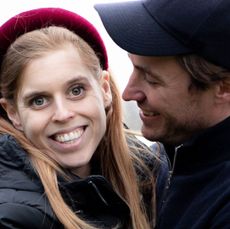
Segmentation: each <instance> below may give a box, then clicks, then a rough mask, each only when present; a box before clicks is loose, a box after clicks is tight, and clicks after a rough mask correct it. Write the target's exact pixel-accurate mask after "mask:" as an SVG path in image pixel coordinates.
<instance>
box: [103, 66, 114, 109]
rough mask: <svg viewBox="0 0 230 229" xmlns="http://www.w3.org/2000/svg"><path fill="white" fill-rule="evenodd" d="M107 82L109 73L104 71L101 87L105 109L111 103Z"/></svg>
mask: <svg viewBox="0 0 230 229" xmlns="http://www.w3.org/2000/svg"><path fill="white" fill-rule="evenodd" d="M109 80H110V78H109V72H108V71H105V70H104V71H103V72H102V77H101V87H102V91H103V97H104V105H105V108H107V107H109V106H110V105H111V103H112V93H111V88H110V83H109Z"/></svg>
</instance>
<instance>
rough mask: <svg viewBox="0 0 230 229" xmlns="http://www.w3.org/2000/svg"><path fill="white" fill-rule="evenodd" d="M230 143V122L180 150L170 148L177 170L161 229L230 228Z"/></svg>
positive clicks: (168, 191)
mask: <svg viewBox="0 0 230 229" xmlns="http://www.w3.org/2000/svg"><path fill="white" fill-rule="evenodd" d="M229 139H230V118H227V119H226V120H224V121H223V122H221V123H219V124H217V125H216V126H214V127H212V128H209V129H207V130H205V131H204V132H203V133H200V134H199V136H196V137H194V138H193V139H191V140H190V141H188V142H186V143H184V144H182V145H180V146H178V147H176V148H173V149H172V148H170V147H166V150H167V153H168V156H169V158H170V160H171V161H172V164H174V165H173V167H174V168H173V169H172V176H171V178H170V181H169V183H168V185H167V186H166V190H165V192H164V197H163V199H164V201H163V205H162V207H161V211H160V213H159V221H158V226H157V228H158V229H172V228H175V229H181V228H184V229H188V228H189V229H206V228H209V229H214V228H216V229H217V228H218V229H219V228H221V229H223V228H226V229H227V228H230V141H229ZM173 158H174V159H173ZM173 160H174V162H173Z"/></svg>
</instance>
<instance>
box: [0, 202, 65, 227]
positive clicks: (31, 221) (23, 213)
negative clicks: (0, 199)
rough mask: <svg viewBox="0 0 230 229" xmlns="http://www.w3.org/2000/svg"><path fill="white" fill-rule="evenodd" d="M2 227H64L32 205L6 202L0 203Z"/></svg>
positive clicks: (0, 222)
mask: <svg viewBox="0 0 230 229" xmlns="http://www.w3.org/2000/svg"><path fill="white" fill-rule="evenodd" d="M0 228H6V229H16V228H17V229H24V228H33V229H39V228H43V229H50V228H60V229H61V228H62V227H60V223H58V222H56V221H55V220H54V218H51V217H49V216H48V215H46V214H44V213H43V212H42V211H40V210H39V209H38V208H36V207H34V206H32V205H31V206H30V205H28V204H22V203H21V204H19V203H9V202H5V203H1V204H0Z"/></svg>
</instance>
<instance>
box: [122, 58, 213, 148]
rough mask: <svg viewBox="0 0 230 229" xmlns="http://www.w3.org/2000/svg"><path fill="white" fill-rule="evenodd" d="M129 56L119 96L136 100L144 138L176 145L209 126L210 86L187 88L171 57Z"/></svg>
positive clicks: (184, 76) (187, 82) (186, 80)
mask: <svg viewBox="0 0 230 229" xmlns="http://www.w3.org/2000/svg"><path fill="white" fill-rule="evenodd" d="M129 57H130V60H131V61H132V63H133V66H134V69H133V73H132V75H131V76H130V79H129V82H128V84H127V86H126V88H125V90H124V92H123V99H124V100H127V101H129V100H135V101H136V102H137V105H138V107H139V108H140V118H141V120H142V121H143V126H142V133H143V135H144V137H146V138H147V139H149V140H151V141H157V140H158V141H161V142H163V143H170V144H178V143H181V142H183V141H185V140H186V139H188V138H190V137H191V136H192V135H193V134H195V133H197V132H199V131H200V130H202V129H205V128H207V127H209V126H211V125H212V114H211V113H212V112H210V111H212V108H213V107H214V102H213V99H214V90H213V88H210V89H208V90H206V91H199V90H197V89H195V88H191V87H190V86H191V80H190V76H189V75H188V73H187V72H186V71H185V70H184V69H182V67H181V66H180V65H179V64H178V62H177V61H176V58H175V57H144V56H137V55H133V54H130V55H129Z"/></svg>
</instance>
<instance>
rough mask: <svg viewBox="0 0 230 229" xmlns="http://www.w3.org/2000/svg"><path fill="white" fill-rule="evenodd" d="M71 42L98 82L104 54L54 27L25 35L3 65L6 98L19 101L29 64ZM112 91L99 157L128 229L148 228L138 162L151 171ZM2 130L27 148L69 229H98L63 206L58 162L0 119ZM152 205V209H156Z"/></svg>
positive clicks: (76, 37) (13, 47) (54, 208)
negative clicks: (125, 211) (124, 207)
mask: <svg viewBox="0 0 230 229" xmlns="http://www.w3.org/2000/svg"><path fill="white" fill-rule="evenodd" d="M66 44H72V45H73V47H74V48H76V49H77V51H78V52H79V54H80V56H81V57H82V58H83V61H84V63H85V65H86V66H87V67H88V68H89V69H90V70H91V71H92V72H93V74H94V75H95V77H97V78H98V81H99V80H100V79H99V76H100V73H101V70H102V69H101V66H100V62H99V59H98V55H100V54H98V53H97V55H96V54H95V52H94V51H93V49H92V48H91V47H90V46H89V45H88V44H87V43H86V42H85V41H84V40H83V39H81V38H80V37H79V36H78V35H76V34H74V33H73V32H71V31H69V30H67V29H65V28H61V27H55V26H50V27H47V28H43V29H40V30H35V31H32V32H28V33H25V34H24V35H22V36H21V37H19V38H18V39H17V40H16V41H15V42H14V43H13V44H12V45H11V46H10V47H9V49H8V51H7V54H6V56H5V58H4V60H3V63H2V67H1V93H2V96H3V97H4V98H6V99H7V100H8V101H10V102H12V103H14V102H15V101H16V96H17V90H18V88H19V86H20V76H21V75H22V74H23V71H24V69H25V67H26V66H27V64H28V63H29V62H30V61H33V59H35V58H38V57H41V56H42V55H44V54H45V53H47V52H49V51H51V50H57V49H58V48H63V45H66ZM110 87H111V91H112V98H113V99H112V104H111V106H110V107H109V108H108V109H107V110H106V112H107V130H106V133H105V136H104V137H103V139H102V140H101V143H100V144H99V146H98V150H97V152H98V153H96V157H97V158H98V160H99V163H100V166H101V171H102V175H103V176H105V177H106V178H107V179H108V180H109V181H110V183H111V184H112V186H113V187H114V189H115V190H116V192H117V193H118V194H119V195H120V196H121V197H122V198H123V199H124V201H125V202H126V203H127V204H128V206H129V207H130V211H131V213H130V222H129V228H133V229H148V228H151V227H152V225H151V223H150V222H149V221H150V220H149V218H148V216H147V213H146V209H145V207H144V203H143V201H142V200H141V193H140V190H141V188H140V186H141V181H140V179H138V177H137V174H136V171H135V167H134V164H139V165H140V166H142V167H143V169H146V171H147V168H145V166H144V164H143V162H142V161H141V160H139V159H138V157H137V156H136V154H135V153H134V151H135V149H134V148H133V149H131V148H129V147H128V144H127V139H126V138H127V136H126V134H125V131H124V128H123V124H122V123H123V122H122V121H123V120H122V112H121V104H120V103H121V98H120V93H119V91H118V89H117V87H116V85H115V83H114V81H113V79H112V77H111V79H110ZM0 132H1V133H9V134H11V135H13V136H14V137H15V138H16V139H17V140H18V141H19V143H20V144H21V145H22V147H23V148H24V149H26V150H27V152H28V154H29V156H30V158H31V161H32V163H33V166H34V168H35V171H36V172H37V174H38V175H39V177H40V179H41V182H42V184H43V186H44V189H45V193H46V195H47V198H48V200H49V202H50V205H51V206H52V209H53V211H54V213H55V214H56V216H57V218H58V219H59V221H60V222H61V223H62V224H63V225H64V227H65V228H67V229H80V228H81V229H82V228H84V229H87V228H89V229H90V228H95V227H93V226H91V225H89V224H87V223H86V222H84V221H83V220H81V219H80V218H79V217H78V216H77V215H76V214H75V213H74V212H73V211H72V210H71V209H70V207H69V206H68V205H67V204H66V203H65V202H64V200H63V198H62V196H61V193H60V191H59V189H58V181H57V174H62V175H63V176H65V174H64V172H63V171H62V169H61V167H60V166H59V165H58V163H57V162H56V161H54V160H53V159H52V158H50V157H49V156H48V155H47V154H46V153H45V152H43V151H42V150H39V149H37V148H35V147H33V145H32V144H31V142H30V141H29V140H28V139H27V138H26V137H25V136H24V135H23V134H22V133H21V132H19V131H17V130H16V129H15V128H14V127H13V126H12V125H11V124H10V123H9V122H8V121H6V120H5V119H3V118H1V119H0ZM136 152H137V151H136ZM143 153H144V152H143ZM108 165H109V166H108ZM151 177H153V176H151V175H150V174H149V175H148V178H149V179H147V180H148V185H149V187H151V188H152V190H153V202H154V189H153V183H154V182H153V179H152V178H151ZM153 205H154V204H153ZM153 205H152V209H154V206H153ZM148 211H149V209H148ZM153 211H154V210H153ZM153 215H154V213H153Z"/></svg>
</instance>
